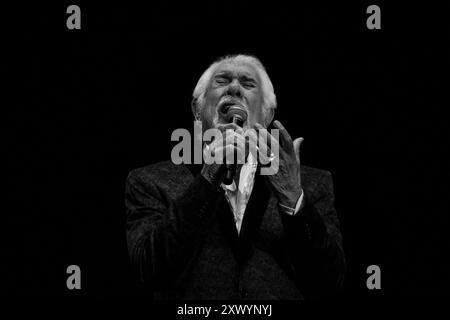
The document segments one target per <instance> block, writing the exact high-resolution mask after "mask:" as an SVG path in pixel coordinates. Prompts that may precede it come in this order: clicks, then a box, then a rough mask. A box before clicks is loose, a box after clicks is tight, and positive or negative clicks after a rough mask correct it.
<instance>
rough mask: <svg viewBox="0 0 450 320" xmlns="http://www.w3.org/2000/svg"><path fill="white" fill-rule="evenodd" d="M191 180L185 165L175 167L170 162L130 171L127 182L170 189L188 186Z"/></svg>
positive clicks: (191, 177)
mask: <svg viewBox="0 0 450 320" xmlns="http://www.w3.org/2000/svg"><path fill="white" fill-rule="evenodd" d="M192 179H193V176H192V174H191V172H190V171H189V169H188V168H187V167H186V166H185V165H182V164H181V165H176V164H174V163H172V161H161V162H157V163H154V164H150V165H147V166H144V167H140V168H137V169H134V170H131V171H130V173H129V174H128V177H127V182H128V183H133V182H139V183H142V184H144V185H149V184H155V185H158V186H159V187H164V186H166V188H168V189H170V188H172V187H174V188H177V186H183V185H185V184H188V183H189V182H190V181H191V180H192Z"/></svg>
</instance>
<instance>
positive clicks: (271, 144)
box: [255, 123, 279, 152]
mask: <svg viewBox="0 0 450 320" xmlns="http://www.w3.org/2000/svg"><path fill="white" fill-rule="evenodd" d="M255 127H256V128H257V129H258V137H260V138H261V137H262V139H263V141H264V143H265V144H266V145H267V147H268V148H269V149H270V150H275V151H276V152H278V151H277V150H279V143H278V139H275V137H274V136H272V135H271V134H270V133H269V131H268V130H267V129H266V128H264V127H263V126H262V125H260V124H259V123H255Z"/></svg>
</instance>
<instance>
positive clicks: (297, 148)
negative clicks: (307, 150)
mask: <svg viewBox="0 0 450 320" xmlns="http://www.w3.org/2000/svg"><path fill="white" fill-rule="evenodd" d="M303 140H305V139H303V138H297V139H295V140H294V151H295V156H296V158H297V161H298V162H300V145H301V144H302V142H303Z"/></svg>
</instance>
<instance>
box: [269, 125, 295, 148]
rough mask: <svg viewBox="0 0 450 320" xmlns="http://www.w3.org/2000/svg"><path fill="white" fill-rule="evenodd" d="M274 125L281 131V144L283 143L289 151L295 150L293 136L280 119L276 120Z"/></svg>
mask: <svg viewBox="0 0 450 320" xmlns="http://www.w3.org/2000/svg"><path fill="white" fill-rule="evenodd" d="M273 125H274V126H275V128H277V129H278V130H280V132H281V141H282V142H281V144H282V146H283V148H284V149H285V150H286V151H288V152H291V151H294V150H293V147H294V146H293V144H292V138H291V136H290V134H289V133H288V132H287V130H286V128H285V127H284V126H283V125H282V124H281V122H280V121H278V120H275V121H274V122H273Z"/></svg>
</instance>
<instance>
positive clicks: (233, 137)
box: [224, 129, 245, 146]
mask: <svg viewBox="0 0 450 320" xmlns="http://www.w3.org/2000/svg"><path fill="white" fill-rule="evenodd" d="M224 142H225V145H228V144H239V145H242V146H245V137H244V136H243V135H241V134H239V133H237V132H236V131H232V130H231V129H228V130H227V131H225V141H224Z"/></svg>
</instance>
